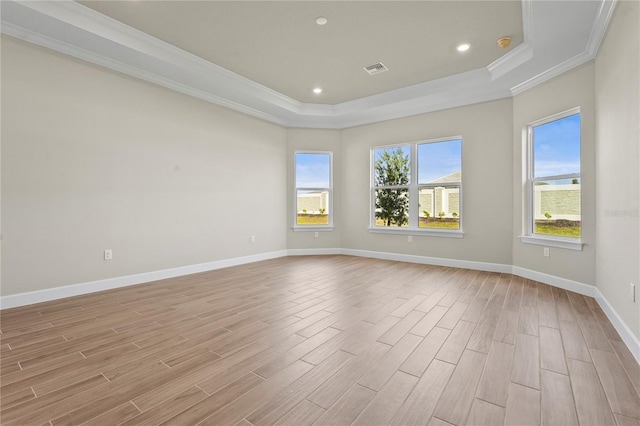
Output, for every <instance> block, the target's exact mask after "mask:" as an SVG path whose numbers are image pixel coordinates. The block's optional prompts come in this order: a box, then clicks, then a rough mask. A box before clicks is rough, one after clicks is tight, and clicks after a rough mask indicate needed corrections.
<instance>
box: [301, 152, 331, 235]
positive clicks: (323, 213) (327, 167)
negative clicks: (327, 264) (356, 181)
mask: <svg viewBox="0 0 640 426" xmlns="http://www.w3.org/2000/svg"><path fill="white" fill-rule="evenodd" d="M295 182H296V189H295V191H296V193H295V197H296V198H295V200H296V203H295V208H296V215H295V217H296V219H295V224H294V229H295V228H297V229H314V228H325V229H331V227H332V226H333V214H332V208H333V206H332V203H333V199H332V198H333V197H332V195H333V194H332V154H331V153H330V152H296V153H295Z"/></svg>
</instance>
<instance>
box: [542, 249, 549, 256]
mask: <svg viewBox="0 0 640 426" xmlns="http://www.w3.org/2000/svg"><path fill="white" fill-rule="evenodd" d="M543 254H544V257H549V247H545V248H544V251H543Z"/></svg>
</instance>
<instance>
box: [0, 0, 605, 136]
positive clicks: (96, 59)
mask: <svg viewBox="0 0 640 426" xmlns="http://www.w3.org/2000/svg"><path fill="white" fill-rule="evenodd" d="M560 3H562V4H563V5H564V6H563V7H564V8H565V11H566V8H567V7H569V8H572V9H571V12H575V13H571V16H561V18H562V19H564V21H563V24H564V25H552V26H549V25H548V22H547V21H548V20H551V19H559V18H558V16H557V15H558V14H557V13H556V12H555V11H554V7H555V5H554V2H551V1H550V2H534V1H533V0H522V15H523V17H522V20H523V29H524V43H522V44H521V45H519V46H517V47H515V48H514V49H512V50H511V51H509V52H507V53H506V54H505V55H504V56H503V57H501V58H499V59H498V60H496V61H494V62H493V63H491V64H489V65H488V66H487V67H484V68H479V69H476V70H472V71H469V72H465V73H461V74H456V75H452V76H448V77H444V78H440V79H437V80H432V81H428V82H424V83H419V84H416V85H412V86H409V87H405V88H401V89H397V90H392V91H389V92H385V93H380V94H377V95H373V96H368V97H365V98H361V99H357V100H353V101H348V102H343V103H340V104H337V105H326V104H311V103H302V102H299V101H297V100H295V99H292V98H290V97H288V96H286V95H284V94H282V93H279V92H277V91H275V90H272V89H270V88H268V87H265V86H263V85H261V84H258V83H256V82H254V81H252V80H249V79H247V78H245V77H242V76H240V75H238V74H236V73H233V72H231V71H229V70H227V69H225V68H222V67H220V66H218V65H216V64H213V63H211V62H208V61H206V60H204V59H202V58H200V57H198V56H196V55H193V54H191V53H189V52H186V51H184V50H182V49H179V48H177V47H175V46H173V45H171V44H168V43H166V42H163V41H161V40H159V39H156V38H154V37H152V36H150V35H148V34H146V33H143V32H141V31H139V30H137V29H135V28H132V27H129V26H127V25H125V24H123V23H121V22H118V21H116V20H114V19H112V18H109V17H107V16H105V15H102V14H100V13H98V12H96V11H95V10H93V9H90V8H88V7H85V6H83V5H81V4H79V3H75V2H73V1H69V0H66V1H55V2H28V1H24V2H23V1H14V0H4V1H2V2H1V7H2V11H1V12H2V14H1V16H2V32H3V33H5V34H7V35H10V36H12V37H16V38H19V39H22V40H25V41H28V42H31V43H34V44H37V45H40V46H43V47H47V48H49V49H52V50H55V51H58V52H61V53H64V54H66V55H70V56H73V57H76V58H78V59H81V60H84V61H87V62H91V63H94V64H97V65H100V66H103V67H106V68H109V69H112V70H115V71H118V72H121V73H124V74H127V75H131V76H133V77H136V78H140V79H143V80H146V81H149V82H152V83H154V84H158V85H160V86H163V87H166V88H169V89H172V90H175V91H178V92H181V93H184V94H187V95H189V96H194V97H196V98H199V99H203V100H205V101H208V102H211V103H214V104H217V105H221V106H224V107H227V108H230V109H233V110H236V111H239V112H242V113H244V114H248V115H251V116H254V117H258V118H260V119H263V120H266V121H270V122H273V123H276V124H279V125H282V126H287V127H310V128H330V129H342V128H348V127H353V126H358V125H363V124H368V123H373V122H378V121H384V120H390V119H395V118H401V117H405V116H411V115H416V114H421V113H426V112H432V111H437V110H441V109H447V108H453V107H457V106H462V105H469V104H473V103H478V102H485V101H489V100H495V99H500V98H505V97H510V96H513V95H516V94H518V93H521V92H523V91H524V90H527V89H530V88H532V87H534V86H536V85H538V84H540V83H542V82H544V81H547V80H548V79H550V78H553V77H555V76H557V75H559V74H561V73H563V72H566V71H568V70H570V69H572V68H574V67H576V66H579V65H581V64H583V63H585V62H587V61H589V60H591V59H593V58H594V57H595V55H596V54H597V50H598V47H599V46H600V43H601V41H602V38H603V37H604V34H605V31H606V27H607V25H608V23H609V21H610V19H611V15H612V13H613V9H614V6H615V3H616V0H598V2H597V4H598V6H599V7H598V8H597V10H595V12H594V13H592V12H591V9H589V8H584V7H583V3H589V4H591V5H593V4H594V2H579V1H576V2H559V3H558V4H560ZM540 4H543V5H544V7H540V6H539V5H540ZM536 8H538V9H536ZM554 13H555V15H554ZM565 15H566V13H565ZM549 31H556V32H557V34H549ZM567 31H569V32H572V33H571V34H582V33H584V34H588V39H587V40H578V41H577V42H576V43H575V44H576V45H575V46H567V47H565V48H564V49H563V50H562V51H560V50H559V49H554V46H553V45H549V43H546V44H545V42H544V39H543V37H540V36H539V35H540V34H543V35H544V36H546V37H547V38H549V37H551V38H553V37H557V39H558V40H565V39H569V37H564V35H566V34H563V32H565V33H566V32H567ZM574 38H575V37H574Z"/></svg>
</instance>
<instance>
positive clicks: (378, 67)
mask: <svg viewBox="0 0 640 426" xmlns="http://www.w3.org/2000/svg"><path fill="white" fill-rule="evenodd" d="M363 68H364V70H365V71H366V72H368V73H369V74H370V75H376V74H380V73H382V72H385V71H389V68H387V66H386V65H385V64H383V63H382V62H376V63H375V64H371V65H367V66H366V67H363Z"/></svg>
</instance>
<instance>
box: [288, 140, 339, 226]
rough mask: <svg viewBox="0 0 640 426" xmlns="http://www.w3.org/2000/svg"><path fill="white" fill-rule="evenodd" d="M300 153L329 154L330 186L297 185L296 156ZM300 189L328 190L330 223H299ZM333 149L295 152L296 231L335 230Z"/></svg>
mask: <svg viewBox="0 0 640 426" xmlns="http://www.w3.org/2000/svg"><path fill="white" fill-rule="evenodd" d="M298 154H325V155H329V188H311V187H298V186H297V185H296V169H297V167H296V156H297V155H298ZM298 190H303V191H328V192H329V223H328V224H327V225H307V226H305V225H298V219H297V218H298V210H297V207H298ZM333 212H334V206H333V151H309V150H300V151H295V152H294V153H293V227H292V229H293V231H295V232H300V231H302V232H330V231H333V229H334V228H333Z"/></svg>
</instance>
